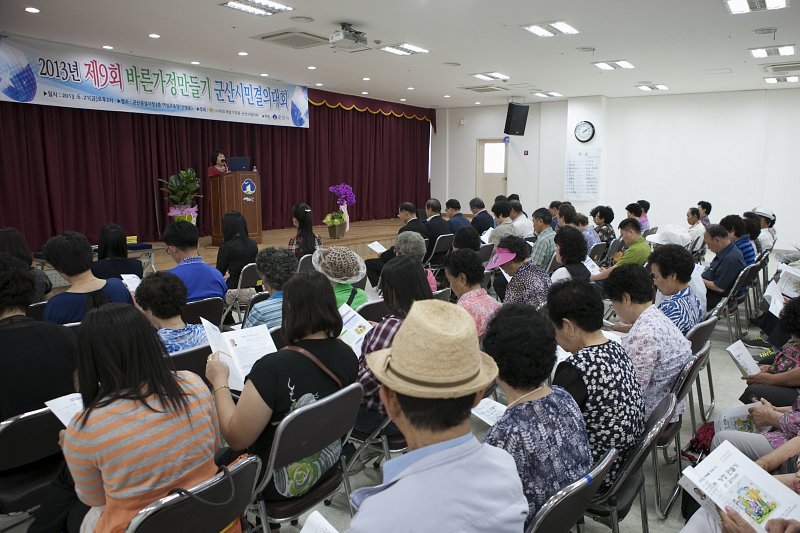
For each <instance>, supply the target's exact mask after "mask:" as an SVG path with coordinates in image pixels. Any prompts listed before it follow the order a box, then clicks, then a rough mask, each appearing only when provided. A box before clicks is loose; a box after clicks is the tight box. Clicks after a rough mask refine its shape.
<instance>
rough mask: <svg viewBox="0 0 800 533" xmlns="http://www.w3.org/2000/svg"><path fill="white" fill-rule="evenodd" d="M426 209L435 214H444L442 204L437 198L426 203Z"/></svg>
mask: <svg viewBox="0 0 800 533" xmlns="http://www.w3.org/2000/svg"><path fill="white" fill-rule="evenodd" d="M425 208H426V209H430V210H431V211H433V212H434V213H441V212H442V202H440V201H439V200H437V199H436V198H431V199H430V200H428V201H427V202H425Z"/></svg>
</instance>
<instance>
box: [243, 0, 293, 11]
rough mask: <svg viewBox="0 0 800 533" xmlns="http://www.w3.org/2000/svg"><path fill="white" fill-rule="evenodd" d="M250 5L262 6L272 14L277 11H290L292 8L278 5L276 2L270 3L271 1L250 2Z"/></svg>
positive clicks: (256, 0) (253, 0) (258, 0)
mask: <svg viewBox="0 0 800 533" xmlns="http://www.w3.org/2000/svg"><path fill="white" fill-rule="evenodd" d="M250 2H251V3H254V4H258V5H260V6H264V7H266V8H267V9H270V10H272V11H273V12H279V11H291V10H292V9H294V8H292V7H289V6H285V5H283V4H279V3H278V2H272V1H271V0H250Z"/></svg>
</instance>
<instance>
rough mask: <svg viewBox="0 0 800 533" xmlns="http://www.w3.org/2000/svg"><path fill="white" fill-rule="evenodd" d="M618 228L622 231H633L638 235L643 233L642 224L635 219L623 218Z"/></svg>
mask: <svg viewBox="0 0 800 533" xmlns="http://www.w3.org/2000/svg"><path fill="white" fill-rule="evenodd" d="M617 228H619V229H621V230H623V229H632V230H634V231H635V232H636V233H641V232H642V223H641V222H639V221H638V220H637V219H635V218H623V219H622V220H621V221H620V223H619V226H617Z"/></svg>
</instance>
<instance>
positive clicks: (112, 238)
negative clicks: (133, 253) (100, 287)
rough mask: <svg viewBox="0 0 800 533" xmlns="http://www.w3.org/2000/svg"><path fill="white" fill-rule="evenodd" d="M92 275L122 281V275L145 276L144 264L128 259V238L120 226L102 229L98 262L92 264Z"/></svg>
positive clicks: (107, 226)
mask: <svg viewBox="0 0 800 533" xmlns="http://www.w3.org/2000/svg"><path fill="white" fill-rule="evenodd" d="M92 274H94V277H96V278H99V279H109V278H117V279H122V274H135V275H137V276H139V277H140V278H141V277H142V276H143V275H144V269H143V268H142V262H141V261H139V260H138V259H129V258H128V236H127V235H125V230H124V229H122V226H120V225H118V224H106V225H105V226H103V227H102V228H100V242H99V244H98V246H97V261H96V262H95V263H93V264H92Z"/></svg>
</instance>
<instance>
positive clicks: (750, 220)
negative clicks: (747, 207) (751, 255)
mask: <svg viewBox="0 0 800 533" xmlns="http://www.w3.org/2000/svg"><path fill="white" fill-rule="evenodd" d="M742 220H743V221H744V227H745V230H746V231H747V235H748V236H749V237H750V241H751V242H752V243H753V246H755V247H756V254H760V253H761V252H762V251H763V248H762V247H761V241H760V240H759V237H760V236H761V219H760V218H758V215H756V214H755V213H753V212H752V211H745V212H744V213H742Z"/></svg>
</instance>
